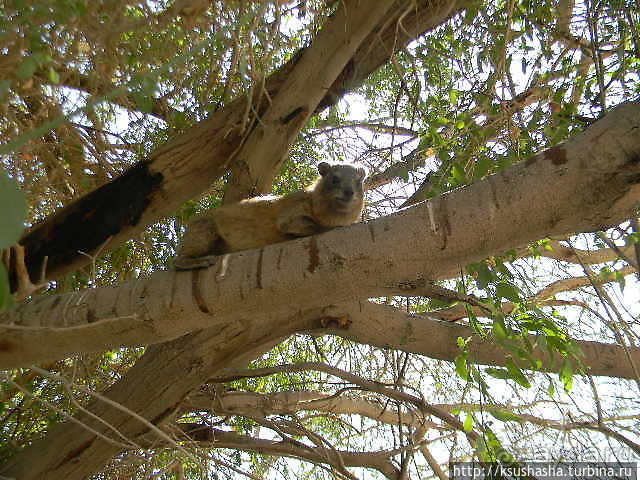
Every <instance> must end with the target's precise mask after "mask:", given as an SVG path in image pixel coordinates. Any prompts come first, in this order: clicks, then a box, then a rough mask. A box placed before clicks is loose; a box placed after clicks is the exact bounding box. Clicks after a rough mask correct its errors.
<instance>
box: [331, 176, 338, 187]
mask: <svg viewBox="0 0 640 480" xmlns="http://www.w3.org/2000/svg"><path fill="white" fill-rule="evenodd" d="M331 184H332V185H339V184H340V177H335V176H334V177H332V178H331Z"/></svg>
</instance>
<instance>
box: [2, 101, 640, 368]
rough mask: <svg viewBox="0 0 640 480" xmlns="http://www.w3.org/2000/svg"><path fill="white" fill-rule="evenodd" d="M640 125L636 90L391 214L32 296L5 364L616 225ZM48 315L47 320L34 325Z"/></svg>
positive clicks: (424, 279)
mask: <svg viewBox="0 0 640 480" xmlns="http://www.w3.org/2000/svg"><path fill="white" fill-rule="evenodd" d="M638 132H640V104H639V103H628V104H625V105H623V106H621V107H619V108H617V109H615V110H614V111H613V112H612V113H611V114H609V115H608V116H607V117H605V118H604V119H602V120H600V121H599V122H597V123H595V124H593V125H592V126H591V127H589V129H587V130H586V131H585V132H584V133H582V134H580V135H576V136H575V137H574V138H572V139H570V140H569V141H567V142H566V143H564V144H562V145H559V146H556V147H554V148H552V149H550V150H547V151H544V152H542V153H540V154H538V155H536V156H534V157H532V158H530V159H528V160H527V161H525V162H522V163H520V164H518V165H515V166H513V167H511V168H509V169H506V170H504V171H502V172H501V173H499V174H496V175H494V176H491V177H488V178H486V179H484V180H482V181H479V182H477V183H475V184H472V185H470V186H468V187H466V188H463V189H459V190H456V191H454V192H450V193H448V194H447V195H443V196H441V197H437V198H434V199H431V200H429V201H428V202H424V203H422V204H419V205H417V206H415V207H413V208H410V209H407V210H404V211H402V212H400V213H398V214H396V215H391V216H389V217H385V218H380V219H377V220H374V221H371V222H368V223H367V224H359V225H354V226H352V227H350V228H345V229H337V230H334V231H331V232H328V233H326V234H323V235H319V236H314V237H309V238H304V239H299V240H296V241H293V242H288V243H283V244H277V245H270V246H268V247H265V248H263V249H260V250H252V251H246V252H239V253H236V254H233V255H228V256H226V257H225V259H224V261H223V260H222V259H221V260H220V262H219V263H218V264H217V265H216V266H214V267H212V268H210V269H207V270H200V271H192V272H157V273H155V274H153V275H151V276H149V277H148V278H141V279H138V280H136V281H134V282H129V283H125V284H123V285H121V286H119V287H117V288H99V289H93V290H90V291H87V292H81V293H73V294H67V295H58V296H53V295H52V296H45V297H40V298H36V299H35V300H34V301H33V302H31V303H29V304H23V305H21V306H19V307H18V308H17V309H15V310H14V311H11V312H9V313H6V314H4V315H2V316H0V322H2V324H4V325H3V327H2V333H3V337H2V338H3V340H2V343H1V345H2V348H1V349H0V366H1V367H3V368H11V367H15V366H24V365H28V364H31V363H37V362H45V361H50V360H55V359H59V358H63V357H66V356H69V355H73V354H75V353H80V351H82V352H90V351H98V350H105V349H108V348H113V347H116V346H122V345H139V344H149V343H156V342H160V341H164V340H168V339H171V338H176V337H177V336H179V335H183V334H185V333H188V332H192V331H194V330H197V329H200V328H207V327H211V326H214V325H225V324H228V322H229V321H234V320H238V319H240V318H244V317H245V316H247V315H256V314H259V315H262V316H263V317H269V318H272V321H275V318H276V317H275V316H276V315H283V316H287V315H292V314H295V313H296V312H298V311H299V310H300V309H301V308H304V309H313V308H320V307H322V306H324V305H326V304H327V303H328V302H334V303H339V302H348V301H353V300H359V299H362V298H366V297H372V296H384V295H396V294H398V292H399V291H401V292H404V293H405V294H411V293H412V292H415V291H417V290H419V289H420V288H422V287H423V286H425V285H426V284H427V283H428V280H430V279H433V280H437V279H440V278H442V277H443V274H444V273H445V272H450V271H452V270H458V271H459V270H460V269H462V268H464V266H465V265H467V264H468V263H470V262H473V261H478V260H481V259H483V258H486V257H487V256H489V255H493V254H497V253H499V252H501V251H504V250H507V249H509V248H513V247H515V246H518V245H523V244H527V243H530V242H532V241H534V240H536V239H538V238H541V237H548V236H552V237H553V236H566V235H569V234H572V233H575V232H581V231H593V230H601V229H603V228H605V227H607V226H611V225H615V224H617V223H619V222H622V221H624V220H625V219H626V218H629V217H630V216H631V215H632V212H633V211H634V208H636V206H637V205H638V202H639V201H640V184H639V183H638V182H640V135H639V134H638ZM612 138H614V139H616V141H615V143H612V142H611V139H612ZM470 231H473V232H474V235H469V232H470ZM397 232H403V235H402V236H401V237H398V235H397ZM346 286H348V288H345V287H346ZM291 298H295V299H296V301H295V302H289V299H291ZM284 299H287V301H286V302H284V301H283V300H284ZM176 318H180V322H176V321H175V319H176ZM50 319H54V320H55V323H54V322H51V321H50ZM41 325H42V326H47V327H48V329H42V328H34V327H38V326H41ZM49 327H54V328H49ZM42 345H47V346H48V348H47V349H46V350H43V349H42Z"/></svg>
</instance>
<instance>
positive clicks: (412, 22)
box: [20, 0, 469, 280]
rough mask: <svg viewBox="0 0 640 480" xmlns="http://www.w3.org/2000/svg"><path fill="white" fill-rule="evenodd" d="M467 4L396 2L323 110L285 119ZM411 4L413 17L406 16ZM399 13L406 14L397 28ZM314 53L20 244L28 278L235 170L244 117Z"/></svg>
mask: <svg viewBox="0 0 640 480" xmlns="http://www.w3.org/2000/svg"><path fill="white" fill-rule="evenodd" d="M468 3H469V2H468V0H449V1H446V2H433V1H431V0H418V1H412V0H397V2H396V4H395V6H394V7H393V8H394V10H393V13H392V14H390V15H389V16H387V17H386V18H384V19H382V20H381V21H380V22H379V23H378V24H377V26H376V27H375V28H374V29H373V31H372V32H371V33H370V34H369V35H368V37H367V38H366V39H365V41H364V42H362V45H363V46H362V47H360V48H358V49H357V51H355V53H353V54H352V55H351V57H350V58H349V59H348V62H347V63H346V65H345V66H344V68H343V69H342V71H341V72H340V74H339V75H338V76H337V78H335V79H334V80H333V81H331V80H329V81H328V83H325V84H323V89H324V92H325V93H324V96H323V97H322V98H321V100H320V103H319V104H318V105H317V106H315V105H314V106H312V105H311V104H309V105H308V106H307V111H306V112H305V113H304V115H303V117H299V115H298V114H300V113H301V112H302V110H300V111H298V110H296V109H297V108H298V107H303V105H297V106H296V107H295V108H294V109H293V110H292V111H289V112H286V113H285V114H284V118H289V115H293V117H291V118H294V119H295V118H297V119H298V120H299V121H300V122H302V121H303V120H304V118H306V116H307V115H309V114H311V113H312V112H318V111H320V110H322V109H324V108H326V107H328V106H330V105H333V104H335V103H336V102H337V101H338V100H339V99H340V98H341V97H342V95H344V94H345V93H346V92H348V91H350V90H353V89H354V88H357V87H358V86H359V85H361V84H362V82H363V81H364V80H365V78H366V77H367V76H368V75H369V74H370V73H372V72H373V71H374V70H376V69H377V68H378V67H380V66H381V65H382V64H383V63H385V62H386V61H387V60H388V59H389V57H390V55H392V54H393V53H394V52H395V51H397V50H398V49H400V48H403V47H404V45H406V44H407V43H408V42H410V41H411V40H413V39H414V38H415V37H417V36H418V35H420V34H421V33H423V32H425V31H427V30H429V29H431V28H434V27H435V26H437V25H439V24H440V23H442V22H444V21H445V20H446V19H447V18H449V17H450V16H451V15H453V14H454V13H456V12H458V11H460V10H461V9H462V8H464V7H465V6H466V5H467V4H468ZM407 5H410V6H411V9H410V10H406V6H407ZM400 13H403V14H405V15H404V16H403V17H402V19H401V20H402V25H401V26H398V23H397V22H398V21H399V20H400V18H399V15H400ZM338 35H339V36H338V38H337V39H340V38H345V37H347V32H345V31H344V30H343V31H342V32H339V34H338ZM356 47H357V46H356ZM374 47H375V48H374ZM311 48H313V45H311V46H309V47H307V48H304V49H302V50H300V51H299V52H298V53H297V54H296V55H294V56H293V57H292V58H291V60H290V61H289V62H287V63H286V64H285V65H283V66H282V68H280V69H279V70H278V71H276V72H275V73H273V74H272V75H270V76H269V77H268V78H267V79H266V80H265V82H264V88H263V89H259V88H256V89H254V93H253V96H252V97H250V96H249V95H244V96H241V97H239V98H237V99H236V100H234V101H233V102H231V103H230V104H229V105H227V106H226V107H225V108H224V109H222V110H220V111H219V112H217V113H216V114H214V115H212V116H211V117H210V118H208V119H206V120H204V121H202V122H200V123H198V124H196V125H194V126H193V127H192V128H191V129H190V130H189V131H188V132H186V133H184V134H182V135H180V136H178V137H176V138H174V139H173V140H172V141H170V142H168V143H167V144H165V145H163V146H162V147H160V148H158V149H157V150H155V151H154V152H152V153H151V154H150V155H149V157H148V158H147V159H146V160H145V161H142V162H139V163H138V164H136V165H134V166H133V167H131V168H130V169H129V170H127V171H126V172H124V173H123V174H122V175H120V176H119V177H117V178H115V179H114V180H112V181H111V182H109V183H107V184H105V185H102V186H101V187H99V188H97V189H96V190H94V191H92V192H91V193H89V194H87V195H85V196H84V197H82V198H81V199H79V200H77V201H75V202H73V203H71V204H69V205H67V206H66V207H64V208H63V209H61V210H59V211H58V212H57V213H55V214H54V215H52V216H50V217H49V218H47V219H46V220H45V221H44V222H43V223H41V224H39V225H36V226H35V227H34V228H32V229H31V230H30V231H29V232H27V233H26V234H25V235H24V236H23V238H22V239H21V241H20V243H21V244H22V245H23V246H24V247H25V248H26V252H27V258H26V263H27V267H28V269H29V272H30V273H31V274H32V275H35V274H36V273H37V272H38V271H39V269H40V267H41V265H42V263H43V261H44V258H45V257H48V263H47V266H48V271H47V278H48V279H49V280H51V279H56V278H60V277H62V276H64V275H66V274H67V273H69V272H73V271H75V270H77V269H78V268H80V267H82V266H84V265H86V264H87V263H89V261H90V260H89V259H88V257H87V255H84V254H82V253H80V252H85V254H90V255H94V254H95V253H96V252H97V251H100V253H101V254H104V253H107V252H109V251H110V250H112V249H113V248H115V247H117V246H118V245H120V244H121V243H123V242H124V241H126V240H128V239H129V238H132V237H133V236H135V235H136V234H137V233H139V232H140V231H142V230H143V229H144V228H146V227H147V226H148V225H150V224H152V223H155V222H157V221H158V220H160V219H162V218H164V217H167V216H170V215H172V214H173V213H174V212H175V211H176V210H177V209H178V208H179V207H180V205H182V204H183V203H184V202H185V201H187V200H189V199H191V198H194V197H197V196H198V195H200V194H201V193H202V192H204V191H205V190H206V189H207V188H209V186H210V185H211V184H212V183H213V182H215V181H216V180H217V179H219V178H220V177H221V176H222V175H223V174H224V173H225V172H226V171H227V169H228V168H229V167H230V166H231V165H232V164H233V157H234V156H235V155H236V154H237V153H238V151H239V149H240V147H241V146H242V144H243V143H244V142H245V140H246V139H247V133H248V132H247V131H246V126H247V124H246V120H247V119H246V114H245V112H248V111H250V110H251V111H253V112H256V115H257V117H256V118H259V117H262V116H263V114H264V113H265V109H266V108H267V107H268V106H269V98H275V97H276V95H277V94H278V92H280V91H282V87H283V85H285V83H286V82H287V79H288V78H289V77H290V76H291V75H292V72H294V71H295V70H296V69H297V68H298V67H297V64H298V62H300V61H304V57H305V56H306V55H307V52H308V51H309V50H310V49H311ZM247 102H250V104H251V105H249V104H248V103H247ZM282 155H284V153H283V154H281V155H278V156H277V159H278V160H279V159H280V158H281V156H282ZM264 161H265V162H268V161H270V160H269V159H265V160H264ZM274 163H278V162H274Z"/></svg>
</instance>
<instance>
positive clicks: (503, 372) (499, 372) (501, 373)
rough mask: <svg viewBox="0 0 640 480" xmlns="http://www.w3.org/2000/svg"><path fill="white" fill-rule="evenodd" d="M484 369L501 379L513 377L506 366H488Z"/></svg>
mask: <svg viewBox="0 0 640 480" xmlns="http://www.w3.org/2000/svg"><path fill="white" fill-rule="evenodd" d="M484 371H485V372H487V373H488V374H489V375H491V376H492V377H493V378H499V379H500V380H509V379H510V378H511V374H510V373H509V370H507V369H505V368H494V367H488V368H485V369H484Z"/></svg>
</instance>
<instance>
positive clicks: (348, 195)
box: [342, 188, 353, 198]
mask: <svg viewBox="0 0 640 480" xmlns="http://www.w3.org/2000/svg"><path fill="white" fill-rule="evenodd" d="M342 194H343V195H344V197H345V198H351V197H353V189H351V188H345V189H344V190H343V191H342Z"/></svg>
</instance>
